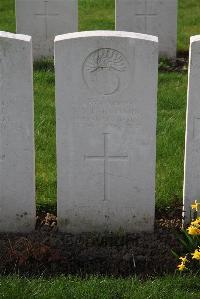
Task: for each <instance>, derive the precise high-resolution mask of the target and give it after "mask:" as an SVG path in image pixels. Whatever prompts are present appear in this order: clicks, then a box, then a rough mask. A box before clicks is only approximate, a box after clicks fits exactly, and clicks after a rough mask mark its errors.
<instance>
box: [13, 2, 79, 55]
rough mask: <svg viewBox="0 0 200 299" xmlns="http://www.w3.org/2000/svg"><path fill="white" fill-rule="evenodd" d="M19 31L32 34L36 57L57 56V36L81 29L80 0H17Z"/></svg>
mask: <svg viewBox="0 0 200 299" xmlns="http://www.w3.org/2000/svg"><path fill="white" fill-rule="evenodd" d="M16 20H17V33H23V34H28V35H31V36H32V38H33V55H34V58H35V59H39V58H42V57H48V56H53V53H54V38H55V36H56V35H58V34H64V33H68V32H75V31H77V30H78V2H77V0H16Z"/></svg>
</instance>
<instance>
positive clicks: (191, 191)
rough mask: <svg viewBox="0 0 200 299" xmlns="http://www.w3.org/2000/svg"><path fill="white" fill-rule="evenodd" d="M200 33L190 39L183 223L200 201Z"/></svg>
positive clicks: (188, 220)
mask: <svg viewBox="0 0 200 299" xmlns="http://www.w3.org/2000/svg"><path fill="white" fill-rule="evenodd" d="M199 83H200V35H198V36H193V37H191V39H190V63H189V82H188V99H187V123H186V138H185V141H186V142H185V171H184V194H183V198H184V212H183V216H184V223H185V224H188V223H189V222H190V220H191V219H190V211H191V204H192V203H193V202H194V201H195V200H197V201H198V202H200V84H199Z"/></svg>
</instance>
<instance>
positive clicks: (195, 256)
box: [192, 249, 200, 260]
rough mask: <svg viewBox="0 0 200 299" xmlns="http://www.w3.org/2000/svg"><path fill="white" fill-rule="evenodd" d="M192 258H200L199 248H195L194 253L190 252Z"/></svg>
mask: <svg viewBox="0 0 200 299" xmlns="http://www.w3.org/2000/svg"><path fill="white" fill-rule="evenodd" d="M192 256H193V257H192V258H193V259H195V260H200V251H199V249H196V250H195V252H194V253H192Z"/></svg>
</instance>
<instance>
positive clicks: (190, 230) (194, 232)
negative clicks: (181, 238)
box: [187, 225, 200, 235]
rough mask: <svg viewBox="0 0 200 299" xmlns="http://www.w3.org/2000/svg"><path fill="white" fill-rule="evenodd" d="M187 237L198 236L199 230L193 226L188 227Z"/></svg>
mask: <svg viewBox="0 0 200 299" xmlns="http://www.w3.org/2000/svg"><path fill="white" fill-rule="evenodd" d="M187 231H188V234H189V235H200V229H198V228H197V227H195V226H192V225H191V226H190V227H188V229H187Z"/></svg>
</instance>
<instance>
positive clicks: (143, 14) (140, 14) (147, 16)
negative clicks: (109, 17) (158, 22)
mask: <svg viewBox="0 0 200 299" xmlns="http://www.w3.org/2000/svg"><path fill="white" fill-rule="evenodd" d="M144 1H145V9H144V10H145V11H144V12H143V13H142V12H141V13H136V14H135V15H136V16H142V17H144V20H145V33H147V21H148V18H149V17H155V16H157V14H156V13H148V3H147V1H148V0H144Z"/></svg>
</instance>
